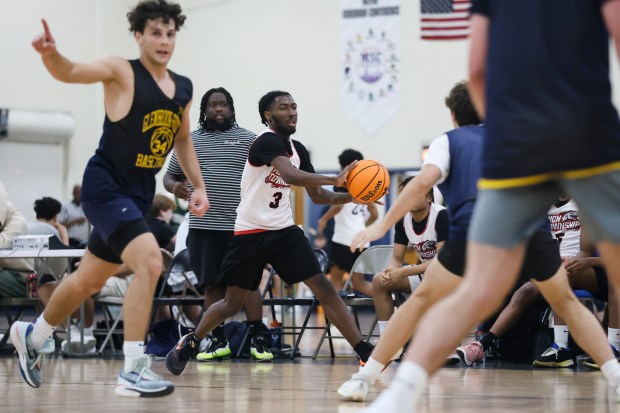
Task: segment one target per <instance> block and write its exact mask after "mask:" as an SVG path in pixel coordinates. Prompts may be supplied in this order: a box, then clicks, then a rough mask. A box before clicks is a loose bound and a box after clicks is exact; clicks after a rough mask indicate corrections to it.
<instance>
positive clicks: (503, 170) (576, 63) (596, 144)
mask: <svg viewBox="0 0 620 413" xmlns="http://www.w3.org/2000/svg"><path fill="white" fill-rule="evenodd" d="M604 2H605V0H474V2H473V9H472V11H473V13H476V14H480V15H484V16H487V17H488V18H489V24H490V26H489V48H488V58H487V59H488V60H487V68H486V106H487V112H486V119H485V123H486V129H487V134H486V137H485V143H484V161H483V163H484V166H483V177H484V178H486V179H488V180H504V179H513V180H514V179H517V178H527V177H531V178H536V177H537V176H538V178H539V179H538V180H539V181H540V182H542V181H543V180H545V178H544V177H543V176H541V175H544V174H548V173H554V172H564V171H571V170H584V169H589V168H594V167H597V166H601V165H606V164H611V163H614V162H616V161H618V160H620V119H619V118H618V113H617V112H616V110H615V109H614V107H613V105H612V101H611V84H610V80H609V38H608V34H607V30H606V28H605V24H604V21H603V17H602V15H601V6H602V4H603V3H604ZM515 182H517V181H515ZM521 182H524V183H523V184H524V185H525V184H526V182H528V180H522V181H521ZM529 182H531V183H534V181H532V179H530V180H529ZM496 184H497V185H500V184H501V183H498V182H496Z"/></svg>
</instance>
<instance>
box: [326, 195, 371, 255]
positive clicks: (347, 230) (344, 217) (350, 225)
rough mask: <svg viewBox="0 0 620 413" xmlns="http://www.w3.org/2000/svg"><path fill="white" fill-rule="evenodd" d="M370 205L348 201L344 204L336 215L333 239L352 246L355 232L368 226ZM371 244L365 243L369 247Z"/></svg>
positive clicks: (365, 246)
mask: <svg viewBox="0 0 620 413" xmlns="http://www.w3.org/2000/svg"><path fill="white" fill-rule="evenodd" d="M368 214H369V213H368V207H367V206H366V205H358V204H353V203H348V204H344V205H342V209H341V210H340V212H338V213H337V214H336V216H335V217H334V236H333V237H332V241H333V242H335V243H338V244H341V245H346V246H347V247H350V246H351V243H352V242H353V237H354V236H355V234H357V233H358V232H360V231H361V230H363V229H364V228H366V220H367V219H368ZM369 246H370V244H366V245H364V248H368V247H369Z"/></svg>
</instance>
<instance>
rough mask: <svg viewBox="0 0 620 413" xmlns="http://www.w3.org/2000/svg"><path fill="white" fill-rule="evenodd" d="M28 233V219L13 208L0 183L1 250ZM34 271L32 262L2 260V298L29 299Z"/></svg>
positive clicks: (0, 282)
mask: <svg viewBox="0 0 620 413" xmlns="http://www.w3.org/2000/svg"><path fill="white" fill-rule="evenodd" d="M27 233H28V227H27V225H26V218H25V217H24V215H23V214H22V213H21V212H19V211H18V210H17V209H16V208H15V207H14V206H13V204H12V203H11V201H10V200H9V195H8V193H7V192H6V189H5V188H4V185H3V184H2V182H0V248H4V249H10V248H12V247H13V238H15V237H17V236H20V235H27ZM32 271H33V265H32V260H27V259H21V258H10V259H0V298H15V297H17V298H24V297H27V296H28V286H27V280H28V274H30V273H32Z"/></svg>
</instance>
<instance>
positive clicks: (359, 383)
mask: <svg viewBox="0 0 620 413" xmlns="http://www.w3.org/2000/svg"><path fill="white" fill-rule="evenodd" d="M371 384H372V382H371V380H370V377H368V375H366V374H364V373H355V374H354V375H352V376H351V379H349V380H348V381H345V382H344V383H342V384H341V385H340V387H339V388H338V394H339V395H341V396H342V398H343V399H345V400H347V401H352V402H363V401H365V400H366V395H368V391H369V390H370V385H371Z"/></svg>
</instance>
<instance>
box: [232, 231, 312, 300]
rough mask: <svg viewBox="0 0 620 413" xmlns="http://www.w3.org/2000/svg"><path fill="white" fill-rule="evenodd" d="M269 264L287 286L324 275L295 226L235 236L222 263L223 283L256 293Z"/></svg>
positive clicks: (303, 237) (301, 233)
mask: <svg viewBox="0 0 620 413" xmlns="http://www.w3.org/2000/svg"><path fill="white" fill-rule="evenodd" d="M268 263H269V264H271V266H272V267H273V268H274V269H275V270H276V273H277V274H278V275H279V276H280V278H281V279H283V280H284V281H285V282H286V283H287V284H295V283H298V282H302V281H305V280H307V279H308V278H310V277H313V276H315V275H317V274H321V268H320V266H319V262H318V260H317V258H316V255H315V254H314V251H313V250H312V247H311V246H310V242H308V239H307V238H306V236H305V235H304V232H303V231H302V230H301V229H300V228H299V227H298V226H296V225H293V226H290V227H288V228H284V229H280V230H277V231H263V232H257V233H254V234H243V235H235V237H234V238H233V241H232V242H231V243H230V245H229V247H228V250H227V251H226V254H225V256H224V260H223V261H222V271H221V275H220V280H221V281H222V282H224V283H225V284H226V285H234V286H236V287H240V288H243V289H246V290H256V289H258V286H259V285H260V281H261V278H262V275H263V268H264V267H265V265H267V264H268Z"/></svg>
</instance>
